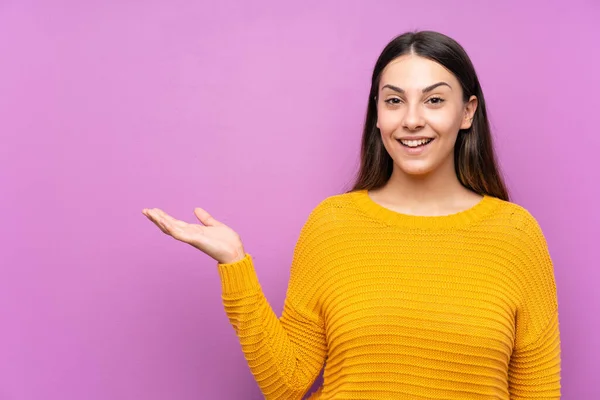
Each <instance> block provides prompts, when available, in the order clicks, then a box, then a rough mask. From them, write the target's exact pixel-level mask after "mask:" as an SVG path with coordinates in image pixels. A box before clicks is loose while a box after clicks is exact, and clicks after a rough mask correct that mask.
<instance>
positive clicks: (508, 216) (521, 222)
mask: <svg viewBox="0 0 600 400" xmlns="http://www.w3.org/2000/svg"><path fill="white" fill-rule="evenodd" d="M492 201H493V202H495V203H496V205H497V207H496V208H495V212H494V213H493V218H495V219H499V220H502V221H504V223H505V226H506V227H507V228H508V229H510V230H511V231H513V232H514V233H515V234H517V235H519V236H522V235H525V236H531V235H533V236H537V235H541V234H542V230H541V227H540V224H539V222H538V220H537V219H536V217H534V215H533V213H532V212H530V211H529V210H528V209H527V208H525V207H524V206H522V205H519V204H517V203H513V202H510V201H506V200H501V199H498V198H495V197H493V198H492Z"/></svg>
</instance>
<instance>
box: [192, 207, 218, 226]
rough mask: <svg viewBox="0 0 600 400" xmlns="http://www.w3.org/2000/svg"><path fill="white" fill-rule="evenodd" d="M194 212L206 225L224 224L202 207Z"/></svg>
mask: <svg viewBox="0 0 600 400" xmlns="http://www.w3.org/2000/svg"><path fill="white" fill-rule="evenodd" d="M194 214H195V215H196V218H198V219H199V220H200V222H202V223H203V224H204V225H206V226H221V225H223V224H222V223H220V222H219V221H217V220H216V219H214V218H213V217H212V216H211V215H210V214H209V213H208V212H207V211H206V210H204V209H202V208H195V209H194Z"/></svg>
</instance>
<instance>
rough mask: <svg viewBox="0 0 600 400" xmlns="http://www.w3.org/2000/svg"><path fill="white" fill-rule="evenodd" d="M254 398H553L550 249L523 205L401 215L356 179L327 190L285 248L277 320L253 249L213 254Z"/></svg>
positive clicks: (489, 203)
mask: <svg viewBox="0 0 600 400" xmlns="http://www.w3.org/2000/svg"><path fill="white" fill-rule="evenodd" d="M218 269H219V273H220V276H221V283H222V291H223V292H222V293H223V295H222V296H223V303H224V306H225V311H226V313H227V316H228V318H229V320H230V322H231V324H232V326H233V328H234V329H235V332H236V334H237V336H238V337H239V341H240V343H241V347H242V350H243V352H244V354H245V357H246V360H247V362H248V365H249V367H250V370H251V371H252V373H253V375H254V377H255V379H256V381H257V382H258V385H259V386H260V389H261V390H262V393H263V394H264V396H265V398H266V399H286V400H289V399H302V398H303V397H304V396H305V395H306V392H307V390H308V389H309V388H310V386H311V385H312V383H313V382H314V380H315V378H316V377H317V376H318V375H319V372H321V369H322V367H323V365H325V370H324V377H323V379H324V382H323V385H322V387H321V388H320V389H319V390H318V391H317V392H316V393H314V394H313V395H312V396H311V399H320V400H324V399H336V400H338V399H411V400H414V399H423V400H425V399H427V400H431V399H461V400H465V399H512V400H516V399H559V398H560V387H561V385H560V362H561V360H560V335H559V323H558V303H557V293H556V285H555V280H554V271H553V266H552V261H551V258H550V255H549V253H548V249H547V245H546V241H545V238H544V236H543V234H542V231H541V229H540V227H539V225H538V223H537V221H536V220H535V219H534V217H532V215H531V214H530V213H529V212H528V211H527V210H525V209H524V208H522V207H521V206H518V205H516V204H514V203H510V202H506V201H502V200H499V199H497V198H494V197H490V196H485V197H484V198H483V199H482V200H481V201H480V202H479V203H478V204H477V205H475V206H473V207H472V208H470V209H468V210H465V211H462V212H459V213H456V214H451V215H447V216H433V217H430V216H427V217H426V216H413V215H407V214H401V213H397V212H394V211H392V210H389V209H387V208H385V207H383V206H381V205H379V204H378V203H376V202H374V201H373V200H372V199H371V198H370V196H369V194H368V192H367V191H364V190H363V191H356V192H351V193H346V194H341V195H336V196H332V197H329V198H327V199H326V200H324V201H323V202H321V203H320V204H319V205H318V206H317V207H316V208H315V209H314V210H313V211H312V213H311V214H310V216H309V218H308V220H307V222H306V224H305V225H304V227H303V228H302V231H301V233H300V237H299V239H298V242H297V244H296V247H295V250H294V256H293V261H292V266H291V270H290V280H289V285H288V288H287V293H286V298H285V302H284V308H283V312H282V315H281V318H278V317H277V316H276V314H275V313H274V311H273V309H272V308H271V306H270V305H269V303H268V302H267V300H266V299H265V296H264V295H263V292H262V290H261V287H260V284H259V281H258V278H257V274H256V272H255V269H254V265H253V261H252V257H251V256H250V255H249V254H247V255H246V257H245V258H244V259H243V260H241V261H239V262H237V263H232V264H219V265H218Z"/></svg>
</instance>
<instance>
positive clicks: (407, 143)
mask: <svg viewBox="0 0 600 400" xmlns="http://www.w3.org/2000/svg"><path fill="white" fill-rule="evenodd" d="M396 140H397V141H398V143H400V144H401V145H402V146H404V147H409V148H418V147H421V146H425V145H427V144H429V143H431V142H432V141H433V140H434V139H433V138H421V139H396Z"/></svg>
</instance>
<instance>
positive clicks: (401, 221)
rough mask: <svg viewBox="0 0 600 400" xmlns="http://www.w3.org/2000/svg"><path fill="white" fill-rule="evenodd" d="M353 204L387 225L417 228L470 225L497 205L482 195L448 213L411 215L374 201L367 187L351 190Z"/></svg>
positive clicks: (490, 197)
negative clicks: (457, 210) (469, 204)
mask: <svg viewBox="0 0 600 400" xmlns="http://www.w3.org/2000/svg"><path fill="white" fill-rule="evenodd" d="M353 199H354V202H355V204H356V205H357V206H358V207H359V208H360V209H361V210H362V211H364V212H365V213H366V214H368V215H369V216H371V217H373V218H375V219H377V220H380V221H382V222H384V223H386V224H388V225H398V226H405V227H409V228H417V229H444V228H459V227H463V226H467V225H470V224H472V223H474V222H476V221H478V220H480V219H482V218H483V217H485V216H486V215H488V214H489V213H490V212H491V211H492V210H493V209H494V208H495V206H496V205H497V202H495V201H494V199H495V198H494V197H492V196H488V195H483V198H482V199H481V200H480V201H479V202H478V203H477V204H475V205H474V206H472V207H470V208H468V209H465V210H462V211H459V212H456V213H453V214H448V215H439V216H438V215H436V216H425V215H413V214H405V213H401V212H398V211H393V210H391V209H389V208H386V207H384V206H382V205H381V204H379V203H377V202H375V200H373V199H372V198H371V196H370V195H369V192H368V190H367V189H363V190H357V191H355V192H353Z"/></svg>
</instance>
